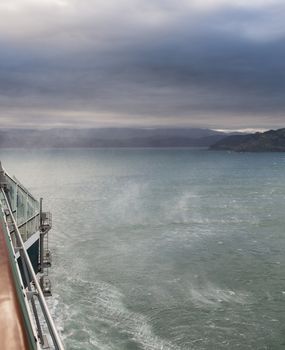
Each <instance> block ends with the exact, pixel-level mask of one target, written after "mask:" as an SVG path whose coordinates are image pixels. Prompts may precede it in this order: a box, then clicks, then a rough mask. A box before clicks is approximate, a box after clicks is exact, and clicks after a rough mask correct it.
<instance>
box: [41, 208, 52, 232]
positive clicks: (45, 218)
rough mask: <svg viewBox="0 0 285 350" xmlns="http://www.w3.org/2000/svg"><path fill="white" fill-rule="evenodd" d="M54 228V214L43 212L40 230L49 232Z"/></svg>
mask: <svg viewBox="0 0 285 350" xmlns="http://www.w3.org/2000/svg"><path fill="white" fill-rule="evenodd" d="M51 228H52V214H51V213H50V212H42V213H41V217H40V231H41V232H44V233H47V232H48V231H49V230H50V229H51Z"/></svg>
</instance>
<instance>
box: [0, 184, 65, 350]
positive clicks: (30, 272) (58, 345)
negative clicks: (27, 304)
mask: <svg viewBox="0 0 285 350" xmlns="http://www.w3.org/2000/svg"><path fill="white" fill-rule="evenodd" d="M1 192H2V195H3V198H4V200H5V202H6V203H5V204H6V206H7V209H8V210H9V215H10V218H11V220H12V223H13V225H14V229H15V231H14V234H15V236H16V239H17V243H18V247H19V249H20V253H21V259H22V264H23V267H24V271H25V273H26V274H27V277H29V278H28V281H30V283H29V288H28V289H29V292H28V294H29V295H30V298H31V299H32V300H33V297H34V295H36V296H37V298H38V301H39V304H40V308H41V311H42V314H43V317H44V320H45V323H46V325H47V328H48V330H49V334H50V336H51V339H52V342H53V345H54V348H55V349H56V350H64V347H63V344H62V342H61V339H60V337H59V334H58V332H57V329H56V326H55V324H54V321H53V319H52V317H51V314H50V311H49V308H48V306H47V303H46V301H45V297H44V294H43V291H42V289H41V286H40V284H39V282H38V279H37V276H36V274H35V271H34V269H33V266H32V263H31V261H30V258H29V255H28V253H27V250H26V248H25V245H24V242H23V239H22V236H21V233H20V231H19V228H18V226H17V222H16V220H15V218H14V215H13V212H12V210H11V207H10V204H9V201H8V198H7V196H6V193H5V190H4V188H1ZM31 286H33V288H34V290H32V289H31ZM33 312H34V316H35V319H36V323H37V326H38V322H39V320H38V316H37V314H35V312H36V311H35V310H34V308H33ZM38 332H39V334H41V329H38ZM41 338H42V339H43V336H42V337H41Z"/></svg>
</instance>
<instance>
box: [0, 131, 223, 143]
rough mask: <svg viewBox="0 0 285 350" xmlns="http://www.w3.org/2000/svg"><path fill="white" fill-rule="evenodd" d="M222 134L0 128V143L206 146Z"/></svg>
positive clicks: (204, 132) (216, 132)
mask: <svg viewBox="0 0 285 350" xmlns="http://www.w3.org/2000/svg"><path fill="white" fill-rule="evenodd" d="M225 135H226V134H225V133H223V132H218V131H214V130H210V129H199V128H173V129H172V128H153V129H151V128H145V129H143V128H97V129H95V128H94V129H48V130H47V129H44V130H38V129H2V130H1V129H0V147H2V148H4V147H12V148H16V147H23V148H34V147H37V148H38V147H63V148H64V147H209V146H210V145H211V144H213V143H215V142H218V141H219V140H221V139H222V138H224V137H225Z"/></svg>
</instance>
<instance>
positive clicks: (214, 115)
mask: <svg viewBox="0 0 285 350" xmlns="http://www.w3.org/2000/svg"><path fill="white" fill-rule="evenodd" d="M14 4H15V7H14V8H9V6H8V5H9V2H7V4H6V7H5V0H4V1H3V3H2V5H0V20H1V21H0V23H1V24H0V29H1V31H0V32H1V34H0V44H1V54H0V120H1V121H2V123H3V125H5V126H11V125H22V124H25V123H26V124H28V125H37V124H39V125H49V124H50V125H61V124H63V125H75V126H76V125H78V123H80V122H79V120H80V119H81V120H82V123H84V124H86V125H88V124H90V125H94V126H96V125H105V124H106V125H109V124H110V125H112V124H114V125H120V124H122V125H128V124H130V125H139V124H141V125H165V124H169V125H176V124H182V125H184V124H188V125H195V126H211V127H231V126H237V127H242V126H246V127H247V126H248V127H255V126H257V127H279V126H282V125H283V123H284V112H285V98H284V97H285V96H284V95H285V92H284V91H285V89H284V88H285V76H284V75H285V73H284V68H285V63H284V62H285V60H284V58H285V57H284V56H285V46H284V43H285V26H284V24H283V23H285V21H284V17H285V15H283V13H285V12H284V10H285V6H284V5H283V4H282V2H281V1H267V2H266V4H265V2H262V1H261V0H260V1H258V0H256V1H253V2H252V3H251V5H247V3H246V2H245V1H236V5H239V6H238V7H237V6H233V4H235V1H231V2H229V1H226V0H224V1H222V0H220V1H213V0H212V1H210V0H208V1H206V0H204V1H200V2H195V1H193V2H191V3H190V2H188V1H181V3H180V5H177V4H176V3H175V2H174V1H170V0H169V1H163V2H162V1H152V2H147V1H142V0H140V1H139V0H137V1H134V0H133V1H119V2H118V1H117V2H115V1H114V2H112V1H110V2H108V5H106V4H105V5H104V4H103V2H100V1H87V0H81V1H75V0H74V1H72V0H70V1H63V0H62V1H60V0H50V1H47V0H46V1H43V4H42V5H41V6H40V5H38V2H33V1H32V0H21V1H20V0H15V2H14ZM191 4H192V5H191ZM199 4H200V5H199ZM201 4H202V5H203V6H201ZM21 6H22V7H21ZM16 21H18V24H17V25H16ZM10 124H11V125H10Z"/></svg>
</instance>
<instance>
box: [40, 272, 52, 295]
mask: <svg viewBox="0 0 285 350" xmlns="http://www.w3.org/2000/svg"><path fill="white" fill-rule="evenodd" d="M40 286H41V288H42V291H43V294H44V296H45V297H50V296H51V295H52V294H51V281H50V279H49V278H48V277H47V276H42V277H41V278H40Z"/></svg>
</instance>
